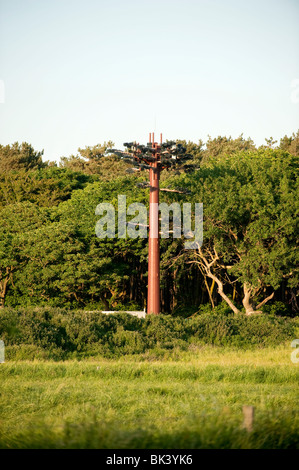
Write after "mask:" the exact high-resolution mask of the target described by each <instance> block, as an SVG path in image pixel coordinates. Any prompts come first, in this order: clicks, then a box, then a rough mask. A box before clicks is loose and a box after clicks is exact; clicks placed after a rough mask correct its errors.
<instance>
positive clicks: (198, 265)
mask: <svg viewBox="0 0 299 470" xmlns="http://www.w3.org/2000/svg"><path fill="white" fill-rule="evenodd" d="M178 142H181V143H183V144H184V145H186V147H187V151H188V152H189V153H190V154H191V156H192V159H193V160H194V162H195V163H196V166H197V167H198V170H197V171H195V172H194V173H192V174H188V175H186V174H183V173H182V174H179V175H177V174H175V173H174V172H173V171H169V172H166V171H164V172H163V173H162V177H161V186H162V187H164V188H165V187H170V188H176V187H180V188H186V189H188V190H189V191H190V195H189V196H186V195H180V194H176V193H168V192H161V202H166V203H168V204H171V203H172V202H179V203H180V205H181V207H182V204H183V203H184V202H191V203H192V204H194V203H197V202H202V203H203V204H204V243H203V245H202V251H201V252H200V251H199V250H198V251H195V250H191V251H188V250H187V251H186V250H184V245H183V240H182V239H172V238H171V237H170V238H169V239H163V240H161V301H162V302H161V309H162V312H164V313H170V314H172V315H182V316H188V315H190V314H191V313H195V312H196V311H198V309H199V307H201V306H203V305H205V304H210V305H211V306H212V308H214V307H215V306H217V305H218V304H219V303H220V302H221V301H222V300H224V301H225V302H227V303H228V304H229V305H230V308H231V309H232V310H234V311H235V312H237V311H242V309H244V310H245V312H246V313H247V314H250V313H252V312H254V311H256V310H262V311H266V310H265V305H264V304H265V301H268V302H270V305H271V302H277V301H280V302H282V303H283V304H284V306H285V307H284V309H283V310H284V312H285V314H286V315H289V316H294V315H297V314H298V311H299V307H298V302H297V295H298V291H297V286H298V267H297V266H298V251H296V245H297V241H298V240H297V237H298V235H297V234H298V214H299V202H298V201H299V197H298V152H297V146H298V133H297V134H296V135H295V134H293V135H292V136H290V137H287V136H285V137H284V138H282V139H281V141H280V145H279V147H278V148H277V147H275V142H274V141H273V139H272V138H269V139H266V145H265V146H262V147H260V148H259V149H257V148H256V146H255V145H254V143H253V141H252V140H251V139H250V138H248V139H245V138H244V137H243V136H242V135H241V136H240V137H239V138H237V139H232V138H231V137H228V138H227V137H220V136H219V137H217V138H214V139H212V138H211V137H209V139H208V141H207V143H206V145H204V144H203V142H202V141H199V142H198V144H195V143H193V142H185V141H178ZM111 146H112V142H108V143H104V144H103V145H101V144H98V145H95V146H93V147H86V148H85V149H79V150H78V152H79V153H78V155H76V156H70V157H64V158H62V159H61V162H60V166H59V167H58V166H56V164H54V163H49V162H43V161H42V154H43V152H37V151H35V150H34V149H33V148H32V147H31V146H30V145H29V144H26V143H23V144H21V145H20V144H18V143H15V144H13V145H11V146H0V216H1V220H2V224H1V229H0V307H3V306H4V305H6V306H11V307H19V306H30V305H31V306H42V305H44V306H46V305H47V306H54V307H56V306H59V307H65V308H71V309H78V308H80V309H86V310H93V309H98V310H100V309H106V310H107V309H117V310H122V309H124V308H130V309H139V310H143V308H144V307H145V305H146V292H147V240H146V239H130V238H125V239H118V238H115V239H101V240H100V239H98V238H97V237H96V235H95V226H96V223H97V221H98V219H99V217H98V216H96V214H95V209H96V207H97V205H98V204H99V203H101V202H111V203H112V204H113V205H114V207H115V208H116V219H117V201H118V196H119V195H126V196H127V205H129V204H130V203H133V202H142V203H144V204H145V205H146V206H148V190H142V189H140V188H139V187H137V186H136V182H139V181H142V180H144V178H146V177H147V173H146V172H145V173H144V177H143V176H142V174H136V175H133V176H128V175H126V168H127V164H126V163H124V162H122V161H119V160H118V159H117V158H116V157H115V156H113V155H112V156H111V157H106V156H104V152H105V150H106V149H107V148H111ZM128 220H130V216H128ZM116 228H117V227H116ZM209 263H212V265H210V266H209V267H208V265H209ZM266 306H267V305H266Z"/></svg>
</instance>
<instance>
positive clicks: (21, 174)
mask: <svg viewBox="0 0 299 470" xmlns="http://www.w3.org/2000/svg"><path fill="white" fill-rule="evenodd" d="M90 181H93V177H92V176H90V175H85V174H84V173H79V172H75V171H72V170H70V169H67V168H57V167H54V166H52V167H51V166H50V167H46V168H40V169H34V170H30V171H28V170H18V171H16V170H15V171H10V172H7V173H0V207H4V206H6V205H8V204H14V203H17V202H22V201H29V202H33V203H36V204H38V205H39V206H53V205H57V204H59V202H61V201H65V200H67V199H68V198H70V197H71V194H72V192H73V191H74V190H76V189H81V188H84V187H85V186H86V184H87V183H88V182H90Z"/></svg>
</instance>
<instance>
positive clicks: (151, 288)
mask: <svg viewBox="0 0 299 470" xmlns="http://www.w3.org/2000/svg"><path fill="white" fill-rule="evenodd" d="M124 147H125V148H126V150H125V151H122V150H116V149H110V150H108V152H109V153H113V154H114V155H117V156H118V157H120V158H121V159H122V160H124V161H126V162H128V163H131V164H132V165H133V167H132V168H130V169H129V170H127V171H128V172H129V173H135V172H138V171H142V170H148V171H149V179H150V180H149V182H147V181H145V182H142V183H138V185H139V186H140V187H141V188H149V189H150V200H149V247H148V294H147V313H148V314H151V313H152V314H154V315H158V314H159V313H160V246H159V211H158V206H159V191H160V188H159V180H160V173H161V171H162V170H165V169H166V170H169V169H176V170H183V171H185V172H189V171H192V170H193V169H194V166H193V165H191V164H189V165H188V164H186V161H187V160H190V158H192V155H190V154H187V153H186V148H185V147H183V146H182V145H181V144H177V143H176V142H174V141H169V142H164V143H163V142H162V134H160V144H158V143H157V142H155V135H154V133H150V134H149V142H148V144H147V145H140V144H137V143H136V142H130V143H124ZM161 190H162V191H169V192H177V193H187V192H188V191H185V190H173V189H167V188H163V189H161Z"/></svg>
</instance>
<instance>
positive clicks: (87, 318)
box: [0, 306, 299, 360]
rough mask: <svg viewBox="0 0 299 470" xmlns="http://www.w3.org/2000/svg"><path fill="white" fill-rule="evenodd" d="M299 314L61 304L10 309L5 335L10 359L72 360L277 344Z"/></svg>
mask: <svg viewBox="0 0 299 470" xmlns="http://www.w3.org/2000/svg"><path fill="white" fill-rule="evenodd" d="M298 327H299V323H298V319H293V318H287V317H277V316H275V315H265V314H260V315H255V316H250V317H246V316H245V315H242V314H240V315H233V314H232V313H229V312H227V311H226V309H224V308H223V306H222V307H220V306H219V308H217V309H215V310H214V311H213V312H211V311H207V309H202V310H201V312H200V313H199V314H198V315H196V316H193V317H191V318H187V319H184V318H181V317H171V316H170V315H158V316H156V315H149V316H146V318H145V319H143V318H138V317H135V316H133V315H130V314H127V313H121V314H117V315H104V314H102V313H101V312H86V311H84V310H77V311H71V312H70V311H68V310H64V309H58V308H49V307H47V308H20V309H12V308H5V309H3V310H2V311H1V312H0V338H1V339H2V340H3V341H4V343H5V345H6V346H7V353H8V356H7V357H10V358H20V359H33V358H45V359H54V360H59V359H66V358H74V357H77V358H84V357H88V356H97V355H100V356H103V357H109V358H112V357H119V356H121V355H124V354H142V353H145V352H148V351H153V352H154V351H160V355H161V354H162V355H163V354H164V353H163V351H164V352H165V353H166V352H167V351H169V350H186V349H187V348H188V347H189V346H190V344H211V345H217V346H230V347H237V348H248V347H253V346H254V347H256V346H258V347H264V346H277V345H279V344H281V343H284V342H286V341H288V340H292V339H294V338H295V337H296V334H298V333H297V332H298Z"/></svg>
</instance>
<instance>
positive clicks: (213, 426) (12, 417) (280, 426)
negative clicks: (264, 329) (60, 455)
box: [0, 346, 299, 449]
mask: <svg viewBox="0 0 299 470" xmlns="http://www.w3.org/2000/svg"><path fill="white" fill-rule="evenodd" d="M291 352H292V349H291V348H290V347H288V346H286V347H279V348H264V349H254V350H251V351H244V350H243V351H236V350H235V351H234V350H231V349H225V348H220V347H209V346H207V347H197V348H194V350H192V351H188V352H180V353H178V354H177V355H176V354H175V353H174V354H173V357H172V358H170V359H168V360H157V358H155V357H154V356H153V355H151V354H150V353H149V354H143V355H139V356H124V357H123V358H121V359H119V360H117V361H116V360H107V359H106V360H105V359H101V358H99V359H92V358H91V359H90V360H84V361H67V362H41V361H32V362H21V361H19V362H10V361H9V362H7V363H5V364H1V367H0V378H1V392H0V429H1V431H0V448H106V449H125V448H127V449H142V448H148V449H180V448H181V449H193V448H219V449H220V448H255V449H256V448H298V447H299V419H298V414H297V409H298V405H297V399H298V378H299V370H298V364H294V363H292V361H291V357H290V356H291ZM243 405H253V406H254V407H255V421H254V429H253V431H252V432H247V431H246V430H245V429H243V427H242V422H243V416H242V406H243Z"/></svg>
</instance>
